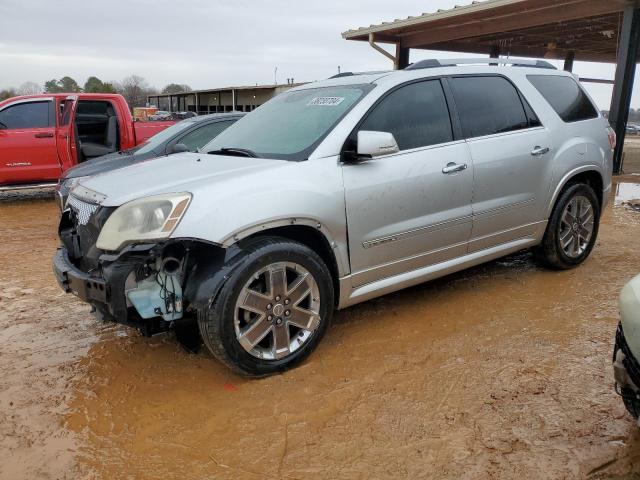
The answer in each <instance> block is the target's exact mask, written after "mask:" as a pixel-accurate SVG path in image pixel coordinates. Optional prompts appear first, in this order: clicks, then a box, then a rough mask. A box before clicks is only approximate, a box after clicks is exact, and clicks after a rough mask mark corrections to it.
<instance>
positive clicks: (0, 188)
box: [0, 183, 57, 192]
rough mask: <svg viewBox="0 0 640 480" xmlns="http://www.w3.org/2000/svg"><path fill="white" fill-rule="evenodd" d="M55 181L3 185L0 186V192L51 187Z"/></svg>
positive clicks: (54, 184)
mask: <svg viewBox="0 0 640 480" xmlns="http://www.w3.org/2000/svg"><path fill="white" fill-rule="evenodd" d="M56 185H57V183H30V184H26V185H3V186H0V192H10V191H12V190H32V189H34V188H52V187H55V186H56Z"/></svg>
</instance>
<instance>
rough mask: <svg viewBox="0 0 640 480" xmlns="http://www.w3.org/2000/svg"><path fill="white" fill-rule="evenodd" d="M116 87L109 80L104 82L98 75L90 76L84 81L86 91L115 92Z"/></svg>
mask: <svg viewBox="0 0 640 480" xmlns="http://www.w3.org/2000/svg"><path fill="white" fill-rule="evenodd" d="M115 91H116V89H115V88H114V87H113V85H112V84H111V83H109V82H103V81H102V80H100V79H99V78H98V77H89V78H87V81H86V82H85V83H84V92H85V93H115Z"/></svg>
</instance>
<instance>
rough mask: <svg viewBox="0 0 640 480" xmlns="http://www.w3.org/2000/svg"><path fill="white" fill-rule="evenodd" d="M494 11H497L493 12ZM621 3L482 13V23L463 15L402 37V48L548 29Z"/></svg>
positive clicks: (590, 1) (579, 2)
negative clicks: (525, 30) (503, 13)
mask: <svg viewBox="0 0 640 480" xmlns="http://www.w3.org/2000/svg"><path fill="white" fill-rule="evenodd" d="M496 10H497V9H496ZM620 10H621V8H620V2H618V1H615V0H607V1H603V0H575V1H572V2H571V3H567V4H560V5H558V4H552V5H540V6H537V7H536V6H532V7H530V8H529V9H526V10H524V11H520V12H518V13H512V14H507V15H500V14H499V12H497V11H496V12H491V11H487V12H485V13H486V15H485V17H484V18H482V19H476V20H471V21H465V18H464V16H463V15H461V16H460V17H459V18H456V19H455V21H452V22H449V23H447V24H445V25H442V26H440V27H435V26H432V25H428V24H425V25H424V30H423V31H421V32H419V33H412V34H409V35H407V36H402V37H401V38H402V44H403V45H404V46H406V47H409V48H425V47H426V46H428V45H430V44H433V43H442V42H446V41H451V40H459V39H461V38H468V37H477V36H481V35H492V34H497V33H502V32H505V31H512V30H523V29H527V28H531V27H536V26H542V25H549V24H553V23H558V22H565V21H570V20H575V19H581V18H587V17H595V16H598V15H606V14H611V13H615V12H619V11H620Z"/></svg>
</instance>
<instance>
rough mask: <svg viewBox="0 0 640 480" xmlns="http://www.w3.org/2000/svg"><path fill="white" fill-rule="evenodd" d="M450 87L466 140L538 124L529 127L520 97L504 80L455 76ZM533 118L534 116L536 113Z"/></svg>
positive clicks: (499, 78) (509, 83)
mask: <svg viewBox="0 0 640 480" xmlns="http://www.w3.org/2000/svg"><path fill="white" fill-rule="evenodd" d="M451 86H452V88H453V95H454V98H455V100H456V108H457V109H458V113H459V115H460V123H461V124H462V131H463V133H464V136H465V137H466V138H472V137H481V136H484V135H493V134H496V133H504V132H511V131H514V130H521V129H523V128H528V127H529V126H534V125H535V122H534V124H532V125H530V119H529V118H528V117H527V113H526V112H525V109H524V106H523V104H522V100H521V98H520V94H519V93H518V91H517V90H516V88H515V87H514V86H513V84H511V82H509V81H508V80H507V79H505V78H502V77H456V78H452V79H451ZM530 115H533V116H534V117H535V114H534V113H533V111H531V112H530ZM536 120H537V118H536ZM538 124H539V122H538Z"/></svg>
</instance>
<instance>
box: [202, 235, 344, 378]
mask: <svg viewBox="0 0 640 480" xmlns="http://www.w3.org/2000/svg"><path fill="white" fill-rule="evenodd" d="M236 261H239V264H238V266H237V267H236V268H235V269H234V270H233V273H232V274H231V276H230V278H229V279H228V280H227V281H226V282H225V283H224V285H223V286H222V288H221V289H220V292H219V294H218V295H217V296H216V298H214V299H212V300H211V301H210V302H209V306H208V307H207V308H205V309H203V310H202V311H199V312H198V326H199V328H200V335H201V336H202V340H203V341H204V344H205V345H206V346H207V348H208V349H209V351H210V352H211V353H212V354H213V355H214V356H215V357H216V358H217V359H218V360H220V361H221V362H222V363H224V364H225V365H227V366H228V367H229V368H231V369H232V370H234V371H235V372H237V373H240V374H243V375H247V376H255V377H260V376H266V375H270V374H273V373H277V372H282V371H284V370H287V369H289V368H291V367H293V366H295V365H297V364H299V363H300V362H301V361H303V360H304V359H305V358H306V357H307V356H308V355H309V354H310V353H311V352H312V351H313V350H314V349H315V348H316V346H317V345H318V343H319V342H320V340H321V339H322V337H323V336H324V334H325V332H326V331H327V328H328V327H329V325H330V323H331V319H332V316H333V309H334V292H333V280H332V277H331V273H330V271H329V269H328V268H327V266H326V265H325V263H324V262H323V260H322V259H321V258H320V256H319V255H317V254H316V253H315V252H314V251H313V250H311V249H310V248H308V247H307V246H305V245H303V244H301V243H298V242H295V241H291V240H288V239H286V238H282V237H262V238H259V239H255V240H252V241H251V242H250V243H249V244H248V245H245V246H244V247H243V250H242V252H241V253H240V254H239V257H236V258H235V259H234V263H235V262H236ZM277 262H294V263H297V264H299V265H301V266H302V267H304V268H305V269H306V270H307V271H308V272H309V273H310V274H311V275H312V276H313V278H314V280H315V281H316V283H317V285H318V289H319V292H320V311H319V314H320V324H319V326H318V327H317V328H316V330H315V331H314V332H313V333H312V335H311V336H310V338H309V339H308V340H306V341H305V342H304V343H303V344H302V345H301V346H300V347H299V348H298V349H297V350H295V351H294V352H292V353H291V354H289V355H287V356H286V357H284V358H281V359H275V360H266V359H261V358H257V357H255V356H253V355H251V354H250V353H249V352H248V351H246V350H245V349H244V348H243V346H242V345H241V344H240V342H239V341H238V339H237V336H236V331H235V326H234V318H235V307H236V301H237V299H238V296H239V295H240V293H241V291H242V289H243V287H244V285H245V284H246V282H247V281H249V279H250V278H251V277H252V276H253V275H255V274H256V272H258V271H259V270H260V269H261V268H264V267H266V266H267V265H270V264H273V263H277Z"/></svg>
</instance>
